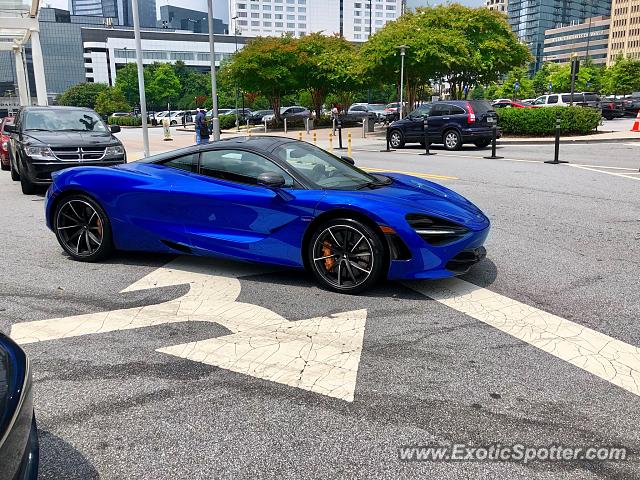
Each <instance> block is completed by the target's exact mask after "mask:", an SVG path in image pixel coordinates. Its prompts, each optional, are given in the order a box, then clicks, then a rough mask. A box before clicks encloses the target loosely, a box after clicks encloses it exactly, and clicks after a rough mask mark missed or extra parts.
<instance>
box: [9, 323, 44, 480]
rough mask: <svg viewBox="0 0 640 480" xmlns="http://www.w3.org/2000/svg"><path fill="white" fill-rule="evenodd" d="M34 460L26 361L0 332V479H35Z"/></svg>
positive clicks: (35, 439)
mask: <svg viewBox="0 0 640 480" xmlns="http://www.w3.org/2000/svg"><path fill="white" fill-rule="evenodd" d="M38 462H39V443H38V430H37V428H36V420H35V416H34V414H33V392H32V387H31V372H30V370H29V360H28V358H27V355H26V354H25V353H24V351H22V349H21V348H20V347H19V346H18V345H17V344H16V343H14V342H13V341H12V340H11V339H10V338H9V337H6V336H5V335H3V334H1V333H0V480H35V479H36V478H37V476H38Z"/></svg>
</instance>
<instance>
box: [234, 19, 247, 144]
mask: <svg viewBox="0 0 640 480" xmlns="http://www.w3.org/2000/svg"><path fill="white" fill-rule="evenodd" d="M231 20H233V22H234V23H233V41H234V42H235V44H236V53H238V16H237V15H236V16H235V17H231ZM242 113H244V111H243V112H242ZM236 131H238V132H239V131H240V119H239V118H238V84H237V82H236Z"/></svg>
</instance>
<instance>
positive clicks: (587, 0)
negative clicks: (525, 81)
mask: <svg viewBox="0 0 640 480" xmlns="http://www.w3.org/2000/svg"><path fill="white" fill-rule="evenodd" d="M507 11H508V16H509V23H510V24H511V28H513V31H514V32H515V33H516V35H517V36H518V38H519V39H520V40H521V41H522V42H524V43H525V44H527V45H528V46H529V49H530V50H531V53H532V55H533V57H534V61H533V63H532V66H531V71H532V72H535V71H537V70H538V69H539V68H540V67H541V66H542V63H543V59H544V33H545V31H546V30H549V29H553V28H558V27H562V26H566V25H571V24H572V23H584V22H585V20H587V19H588V18H591V17H598V16H609V13H610V11H611V1H610V0H578V1H576V0H509V1H508V3H507Z"/></svg>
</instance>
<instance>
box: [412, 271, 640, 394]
mask: <svg viewBox="0 0 640 480" xmlns="http://www.w3.org/2000/svg"><path fill="white" fill-rule="evenodd" d="M407 286H408V287H410V288H413V289H414V290H416V291H418V292H420V293H422V294H423V295H426V296H427V297H429V298H432V299H434V300H436V301H438V302H439V303H442V304H443V305H446V306H448V307H450V308H453V309H454V310H457V311H459V312H462V313H464V314H465V315H468V316H470V317H472V318H475V319H476V320H479V321H481V322H484V323H486V324H487V325H490V326H492V327H494V328H497V329H498V330H500V331H502V332H504V333H507V334H509V335H511V336H513V337H515V338H517V339H519V340H521V341H523V342H525V343H528V344H529V345H532V346H534V347H536V348H539V349H540V350H543V351H545V352H547V353H549V354H551V355H553V356H555V357H557V358H560V359H562V360H564V361H566V362H569V363H570V364H572V365H575V366H576V367H579V368H581V369H583V370H585V371H587V372H589V373H591V374H593V375H595V376H597V377H600V378H602V379H604V380H606V381H608V382H611V383H612V384H614V385H617V386H619V387H621V388H623V389H625V390H627V391H628V392H631V393H633V394H634V395H640V349H639V348H638V347H635V346H633V345H629V344H628V343H625V342H623V341H621V340H618V339H615V338H612V337H609V336H608V335H605V334H603V333H600V332H597V331H595V330H592V329H590V328H588V327H585V326H583V325H580V324H577V323H574V322H572V321H570V320H566V319H564V318H561V317H558V316H556V315H553V314H551V313H548V312H545V311H543V310H540V309H538V308H535V307H532V306H530V305H526V304H524V303H521V302H519V301H517V300H514V299H511V298H508V297H505V296H503V295H500V294H498V293H495V292H492V291H491V290H488V289H486V288H481V287H478V286H476V285H474V284H472V283H469V282H465V281H464V280H460V279H457V278H453V279H448V280H444V281H439V282H431V281H424V282H421V283H419V284H415V283H408V284H407Z"/></svg>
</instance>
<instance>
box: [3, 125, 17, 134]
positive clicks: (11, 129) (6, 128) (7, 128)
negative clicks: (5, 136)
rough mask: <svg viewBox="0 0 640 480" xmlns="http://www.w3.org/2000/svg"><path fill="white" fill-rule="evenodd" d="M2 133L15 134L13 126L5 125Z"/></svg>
mask: <svg viewBox="0 0 640 480" xmlns="http://www.w3.org/2000/svg"><path fill="white" fill-rule="evenodd" d="M4 131H5V132H7V133H15V132H16V126H15V125H5V126H4Z"/></svg>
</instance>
